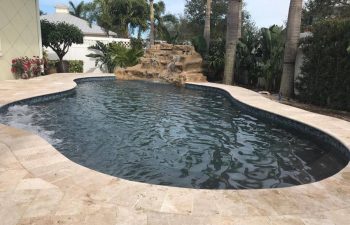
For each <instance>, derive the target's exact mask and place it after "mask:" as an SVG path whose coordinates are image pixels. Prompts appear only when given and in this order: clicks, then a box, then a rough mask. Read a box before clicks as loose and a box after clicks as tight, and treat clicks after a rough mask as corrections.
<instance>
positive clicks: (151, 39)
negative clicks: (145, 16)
mask: <svg viewBox="0 0 350 225" xmlns="http://www.w3.org/2000/svg"><path fill="white" fill-rule="evenodd" d="M149 4H150V20H151V32H150V35H149V39H150V44H151V45H154V7H153V0H150V1H149Z"/></svg>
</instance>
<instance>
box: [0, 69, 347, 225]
mask: <svg viewBox="0 0 350 225" xmlns="http://www.w3.org/2000/svg"><path fill="white" fill-rule="evenodd" d="M96 76H104V75H94V74H57V75H50V76H45V77H40V78H35V79H32V80H16V81H3V82H0V104H1V105H4V104H8V103H11V102H13V101H17V100H21V99H25V98H29V97H34V96H40V95H45V94H49V93H55V92H60V91H65V90H70V89H72V88H74V87H75V86H76V84H75V82H73V80H74V79H76V78H81V77H96ZM200 85H206V86H214V87H217V88H222V89H224V90H226V91H228V92H229V93H230V94H231V95H232V96H233V97H234V98H236V99H237V100H239V101H241V102H244V103H246V104H248V105H252V106H254V107H257V108H260V109H263V110H266V111H270V112H273V113H278V114H280V115H282V116H285V117H289V118H292V119H295V120H298V121H301V122H303V123H305V124H309V125H311V126H314V127H317V128H318V129H321V130H323V131H325V132H328V133H330V134H331V135H332V136H334V137H337V138H338V139H339V140H340V141H342V142H343V143H344V144H345V145H347V146H350V129H349V128H350V123H348V122H346V121H342V120H339V119H335V118H331V117H327V116H322V115H318V114H315V113H311V112H307V111H304V110H301V109H296V108H293V107H290V106H287V105H281V104H279V103H277V102H273V101H271V100H268V99H266V98H264V97H262V96H260V95H259V94H257V93H254V92H252V91H250V90H246V89H243V88H239V87H231V86H225V85H220V84H212V83H201V84H200ZM349 221H350V167H349V165H348V166H347V167H345V168H344V169H343V170H342V171H340V172H339V173H338V174H336V175H334V176H332V177H330V178H328V179H325V180H322V181H320V182H317V183H313V184H307V185H301V186H295V187H290V188H281V189H273V190H268V189H266V190H211V191H209V190H193V189H183V188H175V187H164V186H157V185H150V184H144V183H138V182H132V181H127V180H123V179H119V178H116V177H112V176H109V175H105V174H102V173H99V172H96V171H93V170H90V169H88V168H85V167H82V166H80V165H78V164H75V163H74V162H72V161H70V160H69V159H67V158H66V157H64V156H63V155H61V154H60V153H59V152H58V151H57V150H55V149H54V148H53V147H52V146H51V145H50V144H48V143H47V142H46V141H45V140H43V139H42V138H40V137H39V136H37V135H35V134H31V133H29V132H27V131H22V130H18V129H15V128H11V127H8V126H5V125H1V124H0V224H1V225H14V224H21V225H27V224H36V225H46V224H47V225H49V224H79V225H81V224H86V225H88V224H91V225H104V224H125V225H132V224H135V225H143V224H152V225H156V224H160V225H166V224H171V225H172V224H176V225H178V224H180V225H187V224H188V225H205V224H208V225H217V224H223V225H226V224H227V225H231V224H232V225H236V224H242V225H244V224H259V225H264V224H269V225H272V224H277V225H283V224H293V225H294V224H304V225H313V224H317V225H321V224H337V225H338V224H344V225H345V224H349Z"/></svg>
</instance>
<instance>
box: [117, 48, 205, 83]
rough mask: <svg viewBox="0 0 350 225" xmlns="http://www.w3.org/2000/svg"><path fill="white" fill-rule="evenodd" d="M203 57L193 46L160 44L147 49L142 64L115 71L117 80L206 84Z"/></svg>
mask: <svg viewBox="0 0 350 225" xmlns="http://www.w3.org/2000/svg"><path fill="white" fill-rule="evenodd" d="M202 61H203V60H202V57H201V56H200V54H198V53H197V52H196V51H195V50H194V48H193V47H192V46H189V45H170V44H159V45H154V46H152V47H151V48H149V49H147V50H146V52H145V55H144V57H142V58H141V60H140V64H138V65H136V66H133V67H129V68H126V69H121V68H118V69H116V71H115V74H116V77H117V79H121V80H139V79H153V80H162V81H167V82H170V83H174V84H177V85H183V84H184V83H185V82H205V81H206V80H207V79H206V77H205V76H204V75H203V73H202Z"/></svg>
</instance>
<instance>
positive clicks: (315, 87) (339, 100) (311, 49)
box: [297, 20, 350, 111]
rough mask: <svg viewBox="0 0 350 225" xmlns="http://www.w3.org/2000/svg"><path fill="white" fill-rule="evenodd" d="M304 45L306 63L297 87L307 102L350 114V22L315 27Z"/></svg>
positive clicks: (321, 24) (321, 23)
mask: <svg viewBox="0 0 350 225" xmlns="http://www.w3.org/2000/svg"><path fill="white" fill-rule="evenodd" d="M312 33H313V36H312V37H308V38H306V39H305V40H303V42H302V46H303V52H304V54H305V61H304V64H303V66H302V69H301V70H302V77H301V78H299V81H298V84H297V88H298V90H299V92H300V94H299V95H298V98H299V99H300V100H302V101H304V102H307V103H312V104H316V105H320V106H326V107H329V108H333V109H340V110H347V111H350V54H349V53H348V51H347V48H348V47H349V43H350V20H327V21H323V22H320V23H318V24H315V25H314V26H313V30H312Z"/></svg>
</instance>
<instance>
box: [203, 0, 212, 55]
mask: <svg viewBox="0 0 350 225" xmlns="http://www.w3.org/2000/svg"><path fill="white" fill-rule="evenodd" d="M211 2H212V0H207V9H206V15H205V25H204V35H203V37H204V39H205V42H206V44H207V53H208V52H209V47H210V16H211Z"/></svg>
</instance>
